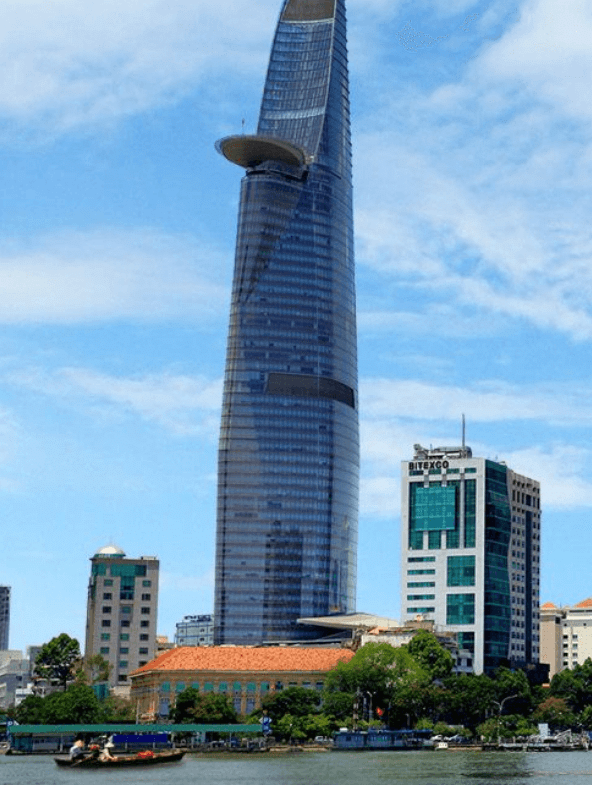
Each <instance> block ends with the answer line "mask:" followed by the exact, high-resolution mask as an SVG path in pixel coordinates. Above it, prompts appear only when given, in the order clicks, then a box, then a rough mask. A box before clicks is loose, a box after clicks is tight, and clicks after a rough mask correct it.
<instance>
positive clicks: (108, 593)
mask: <svg viewBox="0 0 592 785" xmlns="http://www.w3.org/2000/svg"><path fill="white" fill-rule="evenodd" d="M103 599H104V600H112V599H113V595H112V594H111V592H110V591H106V592H105V593H104V594H103Z"/></svg>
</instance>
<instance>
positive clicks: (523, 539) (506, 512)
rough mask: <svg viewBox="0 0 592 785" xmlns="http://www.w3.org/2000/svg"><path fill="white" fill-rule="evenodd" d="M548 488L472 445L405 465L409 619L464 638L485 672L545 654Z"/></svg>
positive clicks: (425, 454) (424, 453)
mask: <svg viewBox="0 0 592 785" xmlns="http://www.w3.org/2000/svg"><path fill="white" fill-rule="evenodd" d="M540 517H541V508H540V485H539V483H538V482H537V481H536V480H533V479H531V478H529V477H524V476H522V475H521V474H517V473H516V472H514V471H512V470H511V469H510V468H509V467H508V466H506V465H505V464H504V463H503V462H499V461H492V460H487V459H485V458H476V457H473V455H472V452H471V449H470V448H469V447H465V446H464V445H463V446H462V447H456V448H451V447H442V448H435V449H424V448H423V447H421V446H420V445H415V455H414V457H413V460H411V461H403V464H402V499H401V521H402V525H401V529H402V565H401V566H402V570H401V574H402V618H403V619H405V620H409V619H413V618H415V617H417V616H423V617H425V618H427V619H432V620H433V621H434V623H435V624H437V625H439V626H440V627H443V628H446V629H449V630H452V631H454V632H456V633H457V635H458V642H459V647H461V648H462V649H464V650H468V651H470V652H471V653H472V658H473V669H474V671H475V672H476V673H481V672H487V673H491V672H493V671H494V670H495V669H496V668H497V667H498V666H500V665H506V666H511V667H519V668H530V669H531V670H538V663H539V661H540V614H539V581H540V543H541V539H540V534H541V522H540Z"/></svg>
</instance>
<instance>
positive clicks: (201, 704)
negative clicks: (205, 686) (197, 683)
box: [173, 687, 238, 725]
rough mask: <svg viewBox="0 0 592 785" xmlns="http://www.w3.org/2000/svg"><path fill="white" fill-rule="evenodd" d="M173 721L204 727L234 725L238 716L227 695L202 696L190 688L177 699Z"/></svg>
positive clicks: (207, 694) (209, 694) (211, 693)
mask: <svg viewBox="0 0 592 785" xmlns="http://www.w3.org/2000/svg"><path fill="white" fill-rule="evenodd" d="M187 693H189V694H187ZM173 721H174V722H178V723H184V722H186V723H197V724H204V725H208V724H216V723H232V722H237V721H238V715H237V713H236V711H235V710H234V708H233V707H232V706H231V704H230V702H229V700H228V698H227V697H226V696H225V695H220V694H217V695H216V694H215V693H213V692H208V693H205V694H202V693H200V692H198V691H197V690H196V689H194V688H193V687H189V688H188V689H186V690H184V691H183V692H181V693H179V695H178V697H177V701H176V703H175V709H174V712H173Z"/></svg>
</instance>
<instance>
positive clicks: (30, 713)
mask: <svg viewBox="0 0 592 785" xmlns="http://www.w3.org/2000/svg"><path fill="white" fill-rule="evenodd" d="M43 707H44V699H43V698H42V697H40V696H39V695H28V696H27V697H26V698H25V699H24V701H22V703H19V705H18V706H17V707H16V709H15V710H14V718H15V720H16V721H17V722H18V723H19V724H20V725H42V724H43V722H44V719H43Z"/></svg>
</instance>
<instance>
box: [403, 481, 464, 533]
mask: <svg viewBox="0 0 592 785" xmlns="http://www.w3.org/2000/svg"><path fill="white" fill-rule="evenodd" d="M409 506H410V510H409V512H410V515H409V527H410V529H411V530H412V531H434V530H438V531H441V530H442V529H454V528H455V523H456V485H454V484H452V483H449V484H448V485H440V483H430V485H429V486H428V487H427V488H425V487H424V486H423V485H420V484H419V483H412V484H411V486H410V488H409Z"/></svg>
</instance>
